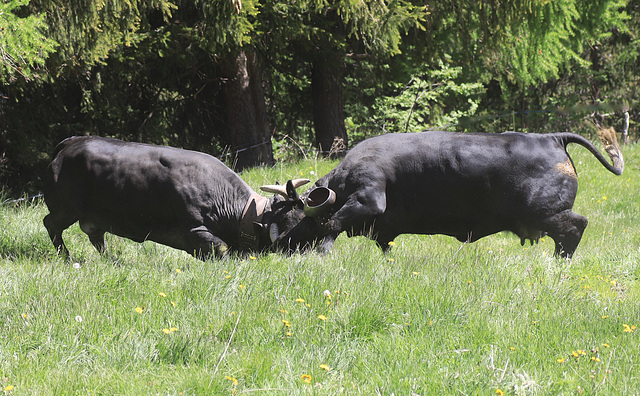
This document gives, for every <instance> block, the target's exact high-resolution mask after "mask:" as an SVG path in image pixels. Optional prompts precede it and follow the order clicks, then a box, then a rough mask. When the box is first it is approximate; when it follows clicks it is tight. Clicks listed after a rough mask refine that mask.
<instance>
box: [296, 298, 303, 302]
mask: <svg viewBox="0 0 640 396" xmlns="http://www.w3.org/2000/svg"><path fill="white" fill-rule="evenodd" d="M296 302H299V303H303V302H304V299H302V298H296Z"/></svg>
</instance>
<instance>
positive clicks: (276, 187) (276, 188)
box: [260, 179, 311, 199]
mask: <svg viewBox="0 0 640 396" xmlns="http://www.w3.org/2000/svg"><path fill="white" fill-rule="evenodd" d="M310 181H311V180H309V179H293V180H291V184H293V188H298V187H300V186H304V185H305V184H307V183H309V182H310ZM260 189H261V190H262V191H264V192H270V193H274V194H280V195H282V196H283V197H285V198H287V199H288V198H289V194H287V186H286V185H280V184H270V185H266V186H260Z"/></svg>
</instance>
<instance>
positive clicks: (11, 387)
mask: <svg viewBox="0 0 640 396" xmlns="http://www.w3.org/2000/svg"><path fill="white" fill-rule="evenodd" d="M13 388H15V387H14V386H13V385H7V386H5V388H4V390H3V391H4V392H11V391H12V390H13Z"/></svg>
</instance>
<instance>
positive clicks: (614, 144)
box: [598, 128, 624, 175]
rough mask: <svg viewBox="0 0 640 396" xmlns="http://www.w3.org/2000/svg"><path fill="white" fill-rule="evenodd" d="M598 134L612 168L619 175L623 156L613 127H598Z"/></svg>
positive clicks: (622, 166) (622, 165)
mask: <svg viewBox="0 0 640 396" xmlns="http://www.w3.org/2000/svg"><path fill="white" fill-rule="evenodd" d="M598 136H599V137H600V141H601V142H602V145H603V146H604V151H606V152H607V154H609V157H610V158H611V161H613V166H614V168H616V169H617V170H619V171H620V173H618V172H616V174H618V175H621V174H622V170H623V169H624V158H623V157H622V150H621V149H620V145H619V144H618V137H617V136H616V130H615V129H613V128H608V129H600V130H599V131H598Z"/></svg>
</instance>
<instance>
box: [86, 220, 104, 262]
mask: <svg viewBox="0 0 640 396" xmlns="http://www.w3.org/2000/svg"><path fill="white" fill-rule="evenodd" d="M80 229H81V230H82V231H84V233H85V234H87V235H88V236H89V240H90V241H91V244H92V245H93V247H95V248H96V250H97V251H98V253H100V254H102V253H104V251H105V247H104V230H102V229H100V228H98V227H97V226H96V225H95V224H93V223H92V222H90V221H87V220H84V219H82V220H80Z"/></svg>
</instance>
